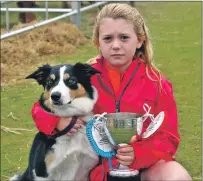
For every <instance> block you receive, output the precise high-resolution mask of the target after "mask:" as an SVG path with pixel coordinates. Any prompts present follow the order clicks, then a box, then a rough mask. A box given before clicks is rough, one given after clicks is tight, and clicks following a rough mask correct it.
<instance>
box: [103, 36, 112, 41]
mask: <svg viewBox="0 0 203 181" xmlns="http://www.w3.org/2000/svg"><path fill="white" fill-rule="evenodd" d="M111 39H112V38H111V37H110V36H106V37H104V39H103V40H104V41H110V40H111Z"/></svg>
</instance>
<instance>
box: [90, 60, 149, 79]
mask: <svg viewBox="0 0 203 181" xmlns="http://www.w3.org/2000/svg"><path fill="white" fill-rule="evenodd" d="M96 62H97V63H96V64H94V65H93V66H94V68H96V69H97V70H99V71H100V72H101V76H102V77H107V76H108V74H107V70H106V67H105V63H104V58H103V57H98V58H96ZM138 64H140V66H139V68H138V71H137V73H136V78H141V77H142V76H144V75H146V65H145V63H144V61H143V60H142V59H140V58H136V59H134V60H133V61H132V63H131V64H130V66H129V67H128V69H127V71H126V72H125V73H124V74H125V76H130V74H131V73H132V72H133V71H134V70H135V68H136V67H137V65H138Z"/></svg>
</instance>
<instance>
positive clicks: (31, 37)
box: [1, 22, 89, 85]
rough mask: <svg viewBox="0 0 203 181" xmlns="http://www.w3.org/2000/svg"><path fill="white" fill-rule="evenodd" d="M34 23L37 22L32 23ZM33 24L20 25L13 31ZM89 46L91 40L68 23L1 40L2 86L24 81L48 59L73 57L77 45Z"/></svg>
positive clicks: (52, 25)
mask: <svg viewBox="0 0 203 181" xmlns="http://www.w3.org/2000/svg"><path fill="white" fill-rule="evenodd" d="M33 23H36V22H32V23H30V24H33ZM30 24H19V25H16V26H14V27H13V29H12V30H16V29H19V28H21V27H24V26H28V25H30ZM4 32H5V30H1V33H2V34H3V33H4ZM86 43H89V40H87V39H86V38H85V37H84V36H83V34H82V33H81V32H80V31H79V30H78V29H77V28H76V27H75V26H74V25H72V24H68V23H66V22H55V23H52V24H49V25H46V26H43V27H40V28H36V29H34V30H31V31H29V32H25V33H23V34H19V35H16V36H14V37H10V38H7V39H4V40H2V41H1V85H5V84H10V83H14V82H15V83H16V82H18V81H21V80H22V79H24V76H25V75H26V73H27V72H29V70H30V69H31V68H32V67H33V66H36V65H38V64H39V63H40V64H43V63H44V62H43V60H44V57H45V56H50V55H67V56H68V55H73V54H74V53H75V52H76V48H77V47H78V46H80V45H84V44H86ZM45 63H47V62H45Z"/></svg>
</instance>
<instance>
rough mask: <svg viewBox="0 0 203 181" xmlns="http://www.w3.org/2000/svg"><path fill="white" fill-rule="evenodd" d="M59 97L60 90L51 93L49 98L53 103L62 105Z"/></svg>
mask: <svg viewBox="0 0 203 181" xmlns="http://www.w3.org/2000/svg"><path fill="white" fill-rule="evenodd" d="M60 99H61V93H60V92H53V93H52V94H51V100H52V102H53V104H54V105H62V102H61V101H60Z"/></svg>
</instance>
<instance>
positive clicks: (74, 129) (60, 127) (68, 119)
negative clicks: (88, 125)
mask: <svg viewBox="0 0 203 181" xmlns="http://www.w3.org/2000/svg"><path fill="white" fill-rule="evenodd" d="M71 120H72V117H63V118H61V119H60V121H59V122H58V124H57V125H56V129H58V130H59V131H62V130H63V129H64V128H66V127H67V126H68V125H69V124H70V122H71ZM81 125H85V123H84V122H83V121H82V120H81V119H79V118H78V119H77V121H76V123H75V125H74V126H73V127H72V128H71V130H70V131H69V132H68V133H67V135H68V136H72V135H73V134H74V133H76V132H77V131H78V129H79V128H81Z"/></svg>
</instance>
